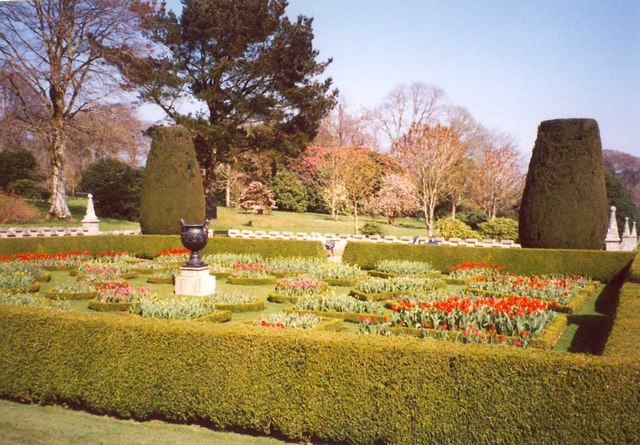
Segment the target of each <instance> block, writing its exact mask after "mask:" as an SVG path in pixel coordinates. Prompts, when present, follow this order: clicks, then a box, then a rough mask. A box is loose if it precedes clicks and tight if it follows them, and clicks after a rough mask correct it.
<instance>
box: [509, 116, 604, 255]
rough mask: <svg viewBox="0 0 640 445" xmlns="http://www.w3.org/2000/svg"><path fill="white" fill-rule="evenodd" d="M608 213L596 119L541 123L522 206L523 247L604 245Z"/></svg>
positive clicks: (578, 247) (521, 230)
mask: <svg viewBox="0 0 640 445" xmlns="http://www.w3.org/2000/svg"><path fill="white" fill-rule="evenodd" d="M607 217H608V211H607V194H606V189H605V181H604V169H603V165H602V145H601V142H600V131H599V129H598V123H597V122H596V121H595V120H592V119H557V120H550V121H544V122H542V123H541V124H540V126H539V127H538V137H537V139H536V143H535V146H534V148H533V153H532V155H531V162H530V163H529V171H528V173H527V181H526V185H525V189H524V194H523V197H522V204H521V207H520V225H519V233H520V242H521V243H522V245H523V246H524V247H542V248H566V249H601V248H602V246H603V244H604V237H605V232H606V226H607V219H608V218H607Z"/></svg>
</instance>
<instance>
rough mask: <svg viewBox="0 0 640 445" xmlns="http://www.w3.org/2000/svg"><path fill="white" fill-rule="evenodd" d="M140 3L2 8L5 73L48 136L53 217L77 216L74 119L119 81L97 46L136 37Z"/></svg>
mask: <svg viewBox="0 0 640 445" xmlns="http://www.w3.org/2000/svg"><path fill="white" fill-rule="evenodd" d="M138 7H139V4H138V2H136V1H134V2H130V1H126V0H42V1H40V0H38V1H30V2H12V3H6V4H5V5H3V6H2V8H0V65H2V66H1V68H2V71H0V76H3V77H4V79H3V82H2V83H3V85H5V86H6V87H7V88H10V89H11V91H12V93H13V94H14V96H15V97H16V98H17V100H18V102H19V104H20V105H21V108H22V115H21V117H22V119H23V120H25V121H27V122H28V123H29V124H30V125H31V126H32V130H33V131H35V132H37V133H38V136H39V137H40V138H42V139H43V140H44V141H45V143H46V146H47V149H48V154H49V161H50V171H51V192H52V204H51V208H50V210H49V216H50V217H54V218H61V219H68V218H71V213H70V212H69V209H68V207H67V202H66V185H65V177H64V167H65V164H66V162H67V149H66V142H67V128H68V125H69V122H70V121H71V120H72V119H73V118H74V117H75V116H76V115H77V114H78V113H80V112H82V111H85V110H89V109H91V107H92V106H93V105H94V104H95V103H96V102H98V101H99V100H100V99H102V98H104V97H105V96H107V95H109V94H110V93H111V92H112V91H113V89H114V88H115V86H116V83H115V82H113V80H114V78H113V77H112V76H111V74H112V73H111V72H110V70H109V69H108V68H105V67H104V66H103V65H102V64H101V63H100V61H101V58H102V54H101V52H100V51H99V50H98V48H99V47H100V46H118V45H120V44H122V42H124V41H126V40H129V39H131V38H132V36H133V34H132V31H133V29H134V26H133V25H134V22H135V21H136V16H137V15H136V14H134V13H133V10H134V9H135V8H138ZM34 99H35V100H36V101H37V105H38V106H37V107H35V108H34V107H32V106H31V104H32V102H33V100H34Z"/></svg>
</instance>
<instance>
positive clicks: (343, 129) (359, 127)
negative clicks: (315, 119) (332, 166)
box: [313, 95, 374, 147]
mask: <svg viewBox="0 0 640 445" xmlns="http://www.w3.org/2000/svg"><path fill="white" fill-rule="evenodd" d="M370 126H371V122H370V121H368V120H367V119H366V118H365V117H364V116H358V115H355V114H353V113H352V112H351V111H350V110H349V104H348V103H347V100H346V99H345V97H344V96H343V95H339V97H338V102H337V104H336V106H335V107H334V108H333V109H332V110H331V111H329V113H327V115H326V116H325V117H324V118H323V119H322V120H321V121H320V126H319V127H318V134H317V135H316V137H315V139H314V141H313V145H316V146H319V147H346V146H358V147H362V146H369V145H370V144H371V143H372V142H373V141H374V136H373V135H372V134H371V133H370V131H369V130H370V128H368V127H370Z"/></svg>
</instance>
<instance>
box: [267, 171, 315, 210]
mask: <svg viewBox="0 0 640 445" xmlns="http://www.w3.org/2000/svg"><path fill="white" fill-rule="evenodd" d="M269 188H270V189H271V191H272V192H273V196H274V198H275V200H276V205H277V206H278V210H285V211H289V212H298V213H303V212H304V211H305V210H307V190H306V189H305V187H304V185H302V183H301V182H300V181H298V180H297V179H296V177H295V175H293V174H292V173H291V172H289V171H287V170H278V173H276V175H275V176H274V178H273V180H272V181H271V184H270V186H269Z"/></svg>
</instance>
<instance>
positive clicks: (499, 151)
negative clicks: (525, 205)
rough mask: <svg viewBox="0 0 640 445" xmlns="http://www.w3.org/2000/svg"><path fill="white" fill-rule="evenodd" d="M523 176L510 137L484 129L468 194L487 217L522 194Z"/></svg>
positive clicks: (491, 217) (509, 204) (493, 214)
mask: <svg viewBox="0 0 640 445" xmlns="http://www.w3.org/2000/svg"><path fill="white" fill-rule="evenodd" d="M524 179H525V175H524V174H523V173H522V171H521V160H520V155H519V153H518V151H517V150H516V149H515V145H514V143H513V140H512V138H511V136H509V135H506V134H501V133H496V132H488V133H487V135H486V144H485V147H484V149H483V151H482V153H481V157H480V160H479V161H478V163H477V167H476V169H475V175H474V178H473V181H472V182H471V195H472V198H473V200H474V201H475V202H476V204H477V205H478V206H480V207H481V208H482V209H483V210H484V212H485V213H486V214H487V216H488V217H489V218H490V219H491V220H493V219H495V218H496V216H497V214H498V213H500V212H503V211H505V210H508V209H510V208H512V207H513V206H514V205H516V204H517V203H518V201H519V200H520V199H521V197H522V190H523V188H524Z"/></svg>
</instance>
